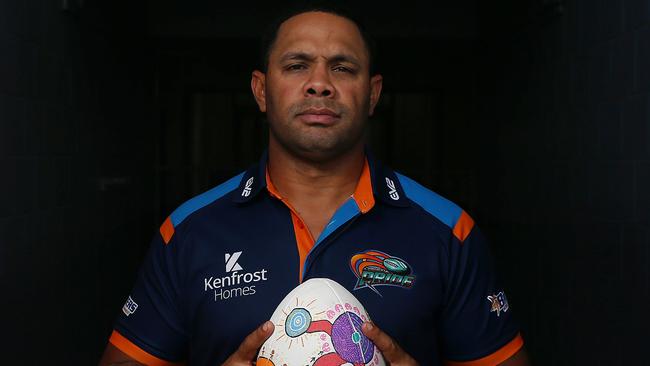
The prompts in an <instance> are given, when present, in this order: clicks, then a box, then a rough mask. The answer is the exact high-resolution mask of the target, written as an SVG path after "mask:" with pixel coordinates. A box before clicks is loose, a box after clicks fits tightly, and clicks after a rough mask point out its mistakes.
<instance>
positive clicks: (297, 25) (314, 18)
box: [270, 12, 368, 61]
mask: <svg viewBox="0 0 650 366" xmlns="http://www.w3.org/2000/svg"><path fill="white" fill-rule="evenodd" d="M295 51H301V52H308V53H315V54H316V55H317V56H321V55H322V56H327V55H328V54H329V55H333V54H338V53H347V54H351V55H352V56H355V57H357V58H358V59H359V60H361V61H367V60H368V51H367V49H366V46H365V43H364V41H363V38H362V36H361V33H360V32H359V28H357V26H356V24H354V23H353V22H352V21H350V20H349V19H346V18H343V17H340V16H338V15H334V14H330V13H324V12H308V13H302V14H298V15H296V16H293V17H291V18H289V19H287V20H286V21H285V22H284V23H282V25H281V26H280V28H279V29H278V34H277V37H276V39H275V42H274V46H273V49H272V50H271V55H270V56H271V58H274V57H281V56H282V55H283V54H284V53H286V52H295Z"/></svg>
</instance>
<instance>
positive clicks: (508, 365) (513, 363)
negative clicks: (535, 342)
mask: <svg viewBox="0 0 650 366" xmlns="http://www.w3.org/2000/svg"><path fill="white" fill-rule="evenodd" d="M499 366H531V365H530V360H529V359H528V353H527V352H526V349H525V348H524V347H522V348H521V349H520V350H519V351H517V353H515V354H514V355H512V357H510V358H509V359H507V360H505V361H503V362H502V363H500V364H499Z"/></svg>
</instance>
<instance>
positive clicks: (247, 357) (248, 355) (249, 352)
mask: <svg viewBox="0 0 650 366" xmlns="http://www.w3.org/2000/svg"><path fill="white" fill-rule="evenodd" d="M274 328H275V327H274V326H273V323H272V322H271V321H269V320H267V321H265V322H264V323H263V324H262V325H260V326H259V327H258V328H257V329H255V330H254V331H253V332H252V333H251V334H249V335H248V336H246V338H244V341H243V342H242V343H241V344H240V345H239V348H238V349H237V351H236V352H235V353H234V354H233V359H234V360H237V361H244V362H250V361H251V360H253V359H254V358H255V356H257V350H258V349H259V348H260V347H262V344H263V343H264V341H266V340H267V339H268V338H269V337H270V336H271V334H273V329H274Z"/></svg>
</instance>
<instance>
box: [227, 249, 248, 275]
mask: <svg viewBox="0 0 650 366" xmlns="http://www.w3.org/2000/svg"><path fill="white" fill-rule="evenodd" d="M241 253H242V252H234V253H232V254H230V253H226V272H232V271H243V270H244V269H243V268H241V266H240V265H239V263H237V259H239V256H240V255H241Z"/></svg>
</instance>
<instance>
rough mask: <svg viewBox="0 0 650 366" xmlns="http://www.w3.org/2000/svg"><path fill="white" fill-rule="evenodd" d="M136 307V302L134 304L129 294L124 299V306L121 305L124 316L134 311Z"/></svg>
mask: <svg viewBox="0 0 650 366" xmlns="http://www.w3.org/2000/svg"><path fill="white" fill-rule="evenodd" d="M137 309H138V304H136V303H135V301H133V299H132V298H131V296H129V298H128V299H126V303H125V304H124V306H122V312H123V313H124V315H126V316H129V315H131V314H133V313H135V311H136V310H137Z"/></svg>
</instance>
